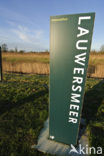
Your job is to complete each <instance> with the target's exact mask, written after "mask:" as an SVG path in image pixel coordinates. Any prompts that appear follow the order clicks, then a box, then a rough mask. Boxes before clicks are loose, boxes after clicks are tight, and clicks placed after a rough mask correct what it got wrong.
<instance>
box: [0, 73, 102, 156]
mask: <svg viewBox="0 0 104 156" xmlns="http://www.w3.org/2000/svg"><path fill="white" fill-rule="evenodd" d="M48 83H49V77H48V76H42V75H41V76H39V75H24V74H22V75H21V74H4V81H3V82H2V83H0V156H49V154H43V153H41V152H38V151H37V150H35V149H32V148H31V146H32V145H34V144H36V143H37V138H38V135H39V133H40V130H41V129H42V127H43V123H44V121H45V120H46V118H47V116H48V104H49V91H48ZM82 117H83V118H85V119H86V122H87V132H88V134H89V140H90V145H91V146H94V147H97V146H103V148H104V81H102V80H95V79H87V82H86V92H85V98H84V107H83V113H82Z"/></svg>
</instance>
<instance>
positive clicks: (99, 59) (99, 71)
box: [88, 53, 104, 78]
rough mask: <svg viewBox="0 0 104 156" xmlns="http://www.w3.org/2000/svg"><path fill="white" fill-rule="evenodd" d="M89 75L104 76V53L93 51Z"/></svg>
mask: <svg viewBox="0 0 104 156" xmlns="http://www.w3.org/2000/svg"><path fill="white" fill-rule="evenodd" d="M88 76H90V77H99V78H104V53H91V54H90V59H89V68H88Z"/></svg>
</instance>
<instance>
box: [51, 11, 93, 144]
mask: <svg viewBox="0 0 104 156" xmlns="http://www.w3.org/2000/svg"><path fill="white" fill-rule="evenodd" d="M94 18H95V13H84V14H76V15H62V16H52V17H51V18H50V108H49V109H50V110H49V138H50V139H52V140H55V141H58V142H62V143H65V144H76V143H77V138H78V130H79V124H80V116H81V110H82V104H83V96H84V87H85V81H86V73H87V67H88V60H89V53H90V47H91V40H92V33H93V26H94Z"/></svg>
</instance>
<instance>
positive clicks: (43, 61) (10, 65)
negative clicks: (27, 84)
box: [2, 47, 104, 78]
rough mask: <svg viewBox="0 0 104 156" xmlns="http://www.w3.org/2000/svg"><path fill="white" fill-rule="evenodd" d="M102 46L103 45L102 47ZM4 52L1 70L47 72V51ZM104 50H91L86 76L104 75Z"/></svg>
mask: <svg viewBox="0 0 104 156" xmlns="http://www.w3.org/2000/svg"><path fill="white" fill-rule="evenodd" d="M102 48H103V47H102ZM15 51H16V52H10V51H9V52H6V53H5V52H4V53H3V55H2V57H3V71H4V72H13V73H32V74H49V62H50V60H49V52H30V53H24V52H23V51H20V52H17V49H15ZM103 69H104V51H100V52H96V51H92V52H91V54H90V59H89V67H88V76H89V77H100V78H103V77H104V70H103Z"/></svg>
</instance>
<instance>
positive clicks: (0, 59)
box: [0, 47, 3, 81]
mask: <svg viewBox="0 0 104 156" xmlns="http://www.w3.org/2000/svg"><path fill="white" fill-rule="evenodd" d="M2 77H3V76H2V51H1V47H0V81H2Z"/></svg>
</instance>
